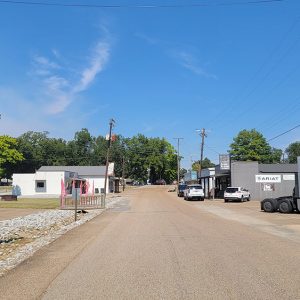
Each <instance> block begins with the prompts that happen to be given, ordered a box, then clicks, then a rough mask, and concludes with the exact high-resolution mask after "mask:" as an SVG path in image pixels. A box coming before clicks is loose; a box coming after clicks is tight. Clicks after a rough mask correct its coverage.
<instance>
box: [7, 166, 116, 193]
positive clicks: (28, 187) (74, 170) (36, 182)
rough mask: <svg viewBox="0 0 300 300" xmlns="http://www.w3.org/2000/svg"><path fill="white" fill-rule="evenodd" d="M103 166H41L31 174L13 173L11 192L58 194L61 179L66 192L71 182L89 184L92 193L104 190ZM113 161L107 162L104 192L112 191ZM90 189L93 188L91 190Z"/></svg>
mask: <svg viewBox="0 0 300 300" xmlns="http://www.w3.org/2000/svg"><path fill="white" fill-rule="evenodd" d="M105 169H106V167H105V166H42V167H41V168H40V169H39V170H38V171H36V172H35V173H32V174H13V194H14V195H17V196H49V197H51V196H53V197H56V196H59V195H60V193H61V182H62V181H63V183H64V186H65V190H66V192H67V193H69V194H71V193H72V185H73V182H74V183H75V184H76V187H79V185H80V183H81V184H83V185H84V186H85V187H87V185H88V186H89V191H90V192H91V193H92V192H94V193H96V194H98V193H103V192H104V181H105ZM113 176H114V163H110V164H109V168H108V181H107V187H106V193H109V192H112V191H114V181H113ZM92 189H94V190H93V191H92Z"/></svg>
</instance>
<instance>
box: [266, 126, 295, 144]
mask: <svg viewBox="0 0 300 300" xmlns="http://www.w3.org/2000/svg"><path fill="white" fill-rule="evenodd" d="M298 127H300V124H299V125H297V126H295V127H293V128H291V129H289V130H287V131H285V132H283V133H280V134H278V135H276V136H274V137H273V138H271V139H269V140H268V142H270V141H273V140H275V139H277V138H279V137H280V136H283V135H285V134H287V133H289V132H291V131H293V130H295V129H296V128H298Z"/></svg>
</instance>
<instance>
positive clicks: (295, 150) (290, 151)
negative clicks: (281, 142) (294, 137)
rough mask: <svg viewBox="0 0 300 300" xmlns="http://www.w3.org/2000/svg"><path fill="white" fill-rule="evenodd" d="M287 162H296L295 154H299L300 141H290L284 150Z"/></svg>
mask: <svg viewBox="0 0 300 300" xmlns="http://www.w3.org/2000/svg"><path fill="white" fill-rule="evenodd" d="M285 152H286V153H287V155H288V162H289V163H296V162H297V156H300V142H294V143H291V144H290V145H289V146H288V147H287V148H286V150H285Z"/></svg>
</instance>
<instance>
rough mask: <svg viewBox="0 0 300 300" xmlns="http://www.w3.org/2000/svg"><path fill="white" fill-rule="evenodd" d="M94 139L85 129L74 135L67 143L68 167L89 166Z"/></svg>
mask: <svg viewBox="0 0 300 300" xmlns="http://www.w3.org/2000/svg"><path fill="white" fill-rule="evenodd" d="M94 141H95V139H94V138H93V137H92V136H91V134H90V133H89V131H88V129H87V128H83V129H81V130H80V131H77V132H76V133H75V136H74V139H73V140H72V141H69V142H68V143H67V161H68V164H69V165H74V166H89V165H91V162H92V161H93V160H92V156H93V152H94V145H93V144H94Z"/></svg>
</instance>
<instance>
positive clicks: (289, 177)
mask: <svg viewBox="0 0 300 300" xmlns="http://www.w3.org/2000/svg"><path fill="white" fill-rule="evenodd" d="M283 180H295V174H283Z"/></svg>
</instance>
